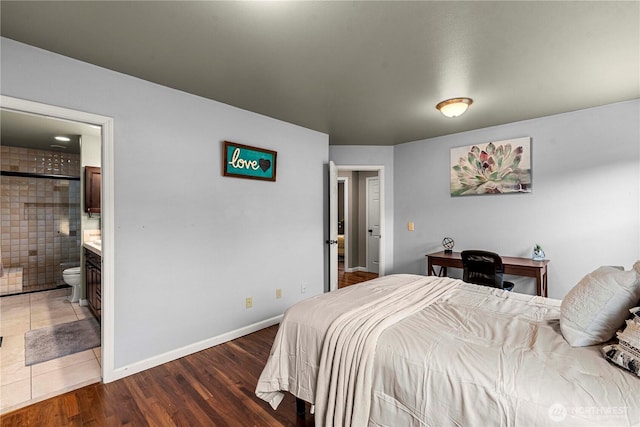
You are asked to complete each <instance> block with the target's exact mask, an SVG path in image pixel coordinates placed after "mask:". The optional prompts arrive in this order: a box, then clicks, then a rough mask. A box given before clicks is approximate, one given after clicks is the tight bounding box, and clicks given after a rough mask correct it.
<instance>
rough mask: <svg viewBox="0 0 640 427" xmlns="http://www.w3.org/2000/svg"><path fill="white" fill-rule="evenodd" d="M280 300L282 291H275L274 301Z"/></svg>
mask: <svg viewBox="0 0 640 427" xmlns="http://www.w3.org/2000/svg"><path fill="white" fill-rule="evenodd" d="M279 298H282V289H280V288H278V289H276V299H279Z"/></svg>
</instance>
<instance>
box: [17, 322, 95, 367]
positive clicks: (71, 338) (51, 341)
mask: <svg viewBox="0 0 640 427" xmlns="http://www.w3.org/2000/svg"><path fill="white" fill-rule="evenodd" d="M24 346H25V365H26V366H31V365H34V364H36V363H41V362H46V361H47V360H51V359H55V358H58V357H62V356H67V355H69V354H73V353H78V352H80V351H85V350H89V349H90V348H94V347H99V346H100V324H99V323H98V321H97V320H96V319H94V318H93V317H92V318H89V319H82V320H76V321H75V322H69V323H61V324H60V325H54V326H47V327H44V328H40V329H35V330H33V331H28V332H26V333H25V334H24Z"/></svg>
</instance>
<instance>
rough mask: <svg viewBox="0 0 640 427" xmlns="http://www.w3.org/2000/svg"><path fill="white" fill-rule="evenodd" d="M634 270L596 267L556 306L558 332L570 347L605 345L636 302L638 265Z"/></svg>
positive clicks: (639, 279) (639, 297) (639, 288)
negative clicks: (558, 318)
mask: <svg viewBox="0 0 640 427" xmlns="http://www.w3.org/2000/svg"><path fill="white" fill-rule="evenodd" d="M633 267H634V269H633V270H630V271H624V270H623V269H621V268H616V267H600V268H598V269H596V270H595V271H593V272H592V273H589V274H587V275H586V276H585V277H583V278H582V280H580V281H579V282H578V284H577V285H576V286H574V288H573V289H571V290H570V291H569V293H568V294H567V296H566V297H565V298H564V299H563V300H562V304H561V305H560V329H561V330H562V335H563V336H564V339H565V340H567V342H568V343H569V344H571V346H572V347H584V346H588V345H595V344H600V343H603V342H606V341H609V340H610V339H611V338H613V336H614V335H615V333H616V331H617V330H618V329H619V328H620V327H621V326H622V325H623V324H624V320H625V319H626V318H627V316H628V315H629V309H630V308H631V307H633V306H635V305H636V304H637V303H638V301H639V300H640V261H638V262H636V263H635V264H634V266H633Z"/></svg>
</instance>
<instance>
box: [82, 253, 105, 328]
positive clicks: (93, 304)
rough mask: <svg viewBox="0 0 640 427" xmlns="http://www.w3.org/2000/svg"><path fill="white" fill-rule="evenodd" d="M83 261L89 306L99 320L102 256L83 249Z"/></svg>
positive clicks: (100, 310)
mask: <svg viewBox="0 0 640 427" xmlns="http://www.w3.org/2000/svg"><path fill="white" fill-rule="evenodd" d="M84 261H85V262H84V266H85V272H86V273H85V274H86V282H87V300H88V301H89V308H90V309H91V311H92V312H93V315H94V316H96V318H97V319H98V321H100V319H101V317H102V257H101V256H100V255H98V254H96V253H94V252H92V251H90V250H89V249H85V250H84Z"/></svg>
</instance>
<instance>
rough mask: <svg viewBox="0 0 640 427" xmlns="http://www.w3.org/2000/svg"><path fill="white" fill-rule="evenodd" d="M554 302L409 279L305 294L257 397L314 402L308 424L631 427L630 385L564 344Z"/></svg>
mask: <svg viewBox="0 0 640 427" xmlns="http://www.w3.org/2000/svg"><path fill="white" fill-rule="evenodd" d="M424 291H427V292H424ZM415 292H417V293H415ZM405 299H406V300H409V301H410V303H409V304H408V305H407V306H403V307H400V306H398V305H397V304H396V302H397V301H399V300H405ZM559 303H560V302H559V301H557V300H551V299H546V298H541V297H532V296H527V295H521V294H517V293H513V292H503V291H500V290H497V289H491V288H485V287H482V286H475V285H468V284H465V283H463V282H461V281H459V280H455V279H447V278H437V277H431V276H430V277H425V276H413V275H394V276H386V277H382V278H380V279H376V280H373V281H370V282H367V283H364V284H360V285H356V286H351V287H348V288H345V289H342V290H339V291H336V292H332V293H330V294H325V295H321V296H318V297H315V298H311V299H309V300H306V301H303V302H301V303H299V304H297V305H295V306H294V307H292V308H291V309H290V310H289V311H287V313H286V314H285V317H284V319H283V322H282V324H281V325H280V329H279V330H278V335H277V336H276V340H275V342H274V345H273V348H272V351H271V355H270V357H269V360H268V362H267V365H266V366H265V369H264V371H263V373H262V375H261V377H260V380H259V382H258V386H257V388H256V394H257V395H258V396H259V397H261V398H263V399H264V400H266V401H268V402H270V403H271V405H272V406H273V407H274V408H276V407H277V405H278V403H279V402H280V401H281V400H282V392H283V391H289V392H291V393H292V394H294V395H295V396H297V397H299V398H301V399H304V400H306V401H308V402H311V403H314V404H315V405H316V407H317V408H318V411H317V412H316V425H318V426H328V425H355V426H364V425H370V426H378V425H380V426H445V425H461V426H489V425H500V426H534V425H540V426H547V425H593V426H619V425H620V426H629V425H633V426H638V425H640V379H638V378H636V377H634V376H633V375H632V374H630V373H628V372H625V371H623V370H621V369H620V368H617V367H615V366H612V365H610V364H609V363H608V362H607V361H605V360H604V358H603V357H602V356H601V354H600V352H599V347H598V346H594V347H585V348H572V347H570V346H569V345H568V344H567V343H566V341H565V340H564V339H563V338H562V335H561V333H560V330H559V327H558V326H559V323H558V318H559ZM394 306H395V307H396V308H398V310H397V312H396V314H391V313H390V312H389V311H388V309H391V310H392V311H393V310H395V308H392V307H394ZM347 312H351V313H352V314H354V317H355V318H356V320H348V318H349V317H350V316H345V315H344V313H347ZM367 313H368V314H367ZM349 337H352V339H350V338H349ZM334 344H335V345H334ZM368 348H370V351H367V349H368ZM336 356H337V357H336ZM351 356H353V358H351V359H350V357H351ZM367 362H369V363H367Z"/></svg>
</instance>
